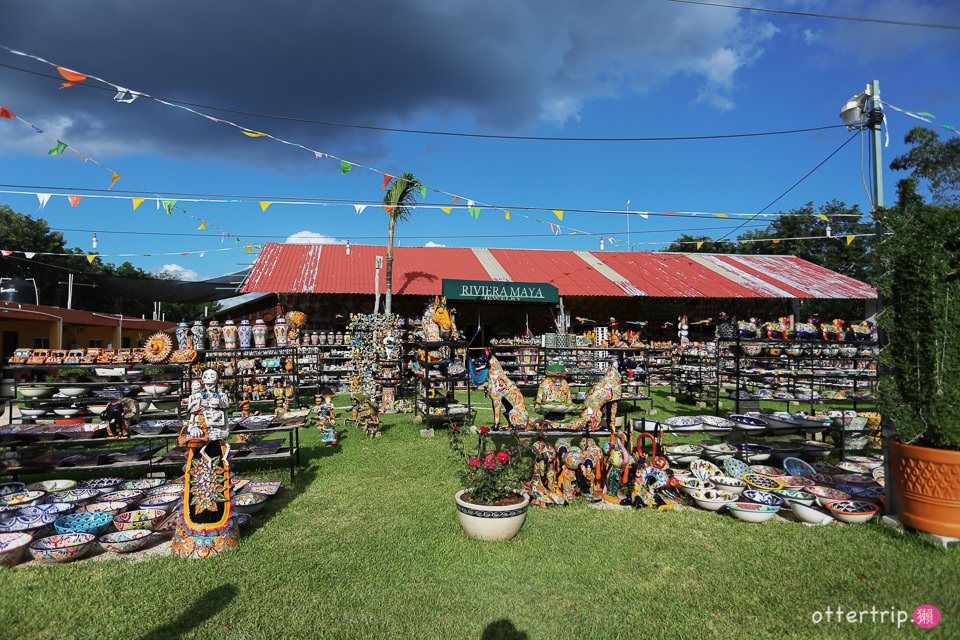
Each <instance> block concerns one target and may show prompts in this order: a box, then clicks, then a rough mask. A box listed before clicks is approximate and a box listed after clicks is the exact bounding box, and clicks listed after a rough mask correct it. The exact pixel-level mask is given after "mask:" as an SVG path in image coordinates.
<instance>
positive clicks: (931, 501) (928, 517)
mask: <svg viewBox="0 0 960 640" xmlns="http://www.w3.org/2000/svg"><path fill="white" fill-rule="evenodd" d="M887 446H888V449H889V451H890V467H891V469H892V471H893V482H894V486H895V487H896V490H897V516H898V517H899V518H900V521H901V522H902V523H903V524H905V525H907V526H908V527H913V528H914V529H919V530H920V531H926V532H927V533H935V534H938V535H942V536H951V537H954V538H960V451H945V450H942V449H928V448H927V447H917V446H914V445H909V444H901V443H899V442H897V441H895V440H889V441H888V442H887Z"/></svg>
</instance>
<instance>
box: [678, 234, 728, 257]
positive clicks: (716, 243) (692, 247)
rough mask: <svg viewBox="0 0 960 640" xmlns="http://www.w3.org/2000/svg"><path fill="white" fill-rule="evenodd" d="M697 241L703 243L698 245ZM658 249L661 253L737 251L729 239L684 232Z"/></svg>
mask: <svg viewBox="0 0 960 640" xmlns="http://www.w3.org/2000/svg"><path fill="white" fill-rule="evenodd" d="M698 242H702V243H703V244H702V245H700V246H699V247H698V246H697V243H698ZM660 251H661V252H662V253H737V245H735V244H734V243H732V242H730V241H729V240H714V239H713V238H711V237H710V236H691V235H688V234H686V233H684V234H681V235H680V237H679V238H677V239H676V240H674V241H673V242H671V243H670V244H669V245H668V246H666V247H664V248H663V249H661V250H660Z"/></svg>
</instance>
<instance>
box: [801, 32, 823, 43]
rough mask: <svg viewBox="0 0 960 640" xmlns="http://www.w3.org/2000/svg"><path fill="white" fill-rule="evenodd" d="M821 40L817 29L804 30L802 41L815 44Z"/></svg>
mask: <svg viewBox="0 0 960 640" xmlns="http://www.w3.org/2000/svg"><path fill="white" fill-rule="evenodd" d="M821 40H823V37H822V36H821V35H820V33H819V32H818V31H814V30H813V29H805V30H804V32H803V41H804V42H806V43H807V44H816V43H818V42H820V41H821Z"/></svg>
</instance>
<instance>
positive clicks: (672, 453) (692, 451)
mask: <svg viewBox="0 0 960 640" xmlns="http://www.w3.org/2000/svg"><path fill="white" fill-rule="evenodd" d="M701 453H703V448H702V447H698V446H697V445H695V444H678V445H674V446H672V447H667V448H666V449H664V455H665V456H666V457H667V458H668V459H669V460H670V461H671V462H672V463H673V464H677V465H680V464H690V463H691V462H693V461H694V460H696V459H697V457H698V456H699V455H700V454H701Z"/></svg>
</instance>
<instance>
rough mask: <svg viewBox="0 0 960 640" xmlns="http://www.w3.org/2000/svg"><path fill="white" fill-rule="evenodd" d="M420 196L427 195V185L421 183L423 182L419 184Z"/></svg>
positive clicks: (424, 196)
mask: <svg viewBox="0 0 960 640" xmlns="http://www.w3.org/2000/svg"><path fill="white" fill-rule="evenodd" d="M420 197H421V198H426V197H427V185H425V184H423V183H421V184H420Z"/></svg>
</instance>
